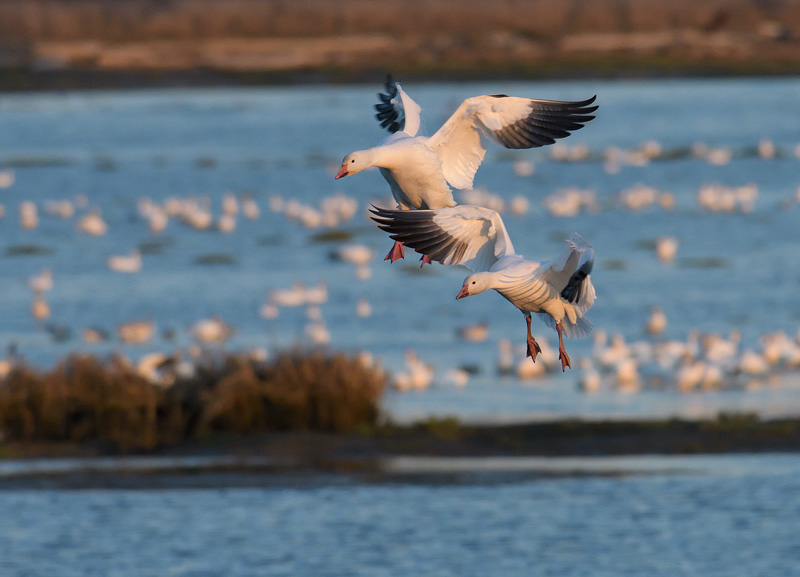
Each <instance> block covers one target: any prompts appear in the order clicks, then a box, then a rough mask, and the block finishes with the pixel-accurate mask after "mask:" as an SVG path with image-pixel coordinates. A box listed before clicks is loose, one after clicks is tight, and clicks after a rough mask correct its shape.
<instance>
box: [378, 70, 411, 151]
mask: <svg viewBox="0 0 800 577" xmlns="http://www.w3.org/2000/svg"><path fill="white" fill-rule="evenodd" d="M378 98H379V99H380V102H379V103H378V104H376V105H375V110H377V111H378V113H377V114H376V115H375V117H376V118H377V119H378V121H379V122H380V123H381V127H383V128H385V129H386V130H388V131H389V132H391V133H392V134H394V133H395V132H398V131H402V132H405V133H406V134H407V135H408V136H416V135H417V132H418V131H419V125H420V113H421V112H422V108H421V107H420V105H419V104H417V103H416V102H414V100H412V99H411V97H410V96H409V95H408V94H406V93H405V91H404V90H403V87H402V86H400V83H399V82H393V81H392V76H391V75H389V76H387V77H386V94H383V93H381V92H379V93H378Z"/></svg>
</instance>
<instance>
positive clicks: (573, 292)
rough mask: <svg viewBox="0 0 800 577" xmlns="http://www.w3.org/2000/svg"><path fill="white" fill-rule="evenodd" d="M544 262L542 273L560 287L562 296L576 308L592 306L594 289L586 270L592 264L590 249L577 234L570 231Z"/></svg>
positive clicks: (553, 284) (592, 256) (555, 285)
mask: <svg viewBox="0 0 800 577" xmlns="http://www.w3.org/2000/svg"><path fill="white" fill-rule="evenodd" d="M547 265H549V266H547ZM545 266H547V268H546V270H545V271H544V273H543V275H542V276H543V277H544V278H545V279H546V280H547V282H549V283H550V284H551V285H552V286H554V287H555V288H556V289H557V290H559V291H560V295H561V298H562V299H564V300H565V301H567V302H568V303H571V304H573V305H575V306H576V307H577V308H578V309H586V310H588V308H589V307H591V306H592V303H594V298H595V293H594V288H593V286H592V282H591V280H590V279H589V274H590V273H591V272H592V268H593V267H594V249H592V247H591V246H590V245H589V243H587V242H586V241H585V240H584V239H583V237H582V236H581V235H579V234H578V233H577V232H574V233H572V235H571V236H570V237H569V240H568V241H567V246H566V247H565V248H564V250H563V251H562V252H561V254H560V255H559V256H558V258H556V259H554V260H553V261H551V262H550V263H546V265H545Z"/></svg>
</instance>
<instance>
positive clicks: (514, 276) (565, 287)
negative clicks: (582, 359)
mask: <svg viewBox="0 0 800 577" xmlns="http://www.w3.org/2000/svg"><path fill="white" fill-rule="evenodd" d="M370 212H372V220H374V221H375V222H376V223H377V224H378V227H379V228H381V229H382V230H384V231H386V232H388V233H389V235H390V237H391V238H392V239H393V240H395V241H398V242H402V243H403V244H405V245H407V246H409V247H411V248H413V249H414V250H416V251H417V252H419V253H421V254H424V255H427V256H428V257H430V259H431V260H435V261H438V262H440V263H442V264H447V265H457V264H460V265H462V266H465V267H467V268H468V269H470V270H471V271H473V274H471V275H469V276H468V277H467V278H466V279H465V280H464V283H463V285H462V286H461V291H460V292H459V293H458V295H457V296H456V299H461V298H464V297H468V296H472V295H476V294H479V293H481V292H483V291H485V290H487V289H494V290H496V291H497V292H498V293H500V294H501V295H502V296H503V297H504V298H505V299H506V300H508V301H509V302H510V303H511V304H512V305H514V306H515V307H517V308H518V309H519V310H520V311H522V313H523V314H524V315H525V320H526V322H527V325H528V336H527V341H528V356H530V357H532V358H533V360H534V361H536V355H537V354H538V353H540V352H541V348H540V347H539V344H538V343H537V342H536V339H535V338H533V335H532V334H531V313H537V314H538V315H539V316H540V317H541V318H542V319H543V320H544V321H545V322H546V323H547V324H548V325H550V326H551V327H553V328H554V329H555V330H556V333H558V356H559V359H560V360H561V370H562V371H563V370H566V367H572V365H571V363H570V360H569V355H567V351H566V349H565V348H564V337H565V336H567V337H570V338H574V337H582V336H585V335H587V334H588V333H589V332H591V330H592V324H591V323H590V322H589V321H588V320H587V319H586V318H585V316H584V315H585V314H586V312H587V311H588V310H589V309H590V308H591V306H592V305H593V304H594V301H595V291H594V286H593V285H592V281H591V279H590V277H589V274H590V273H591V272H592V266H593V265H594V250H592V247H591V246H589V244H588V243H587V242H586V241H585V240H584V239H583V238H582V237H581V236H580V235H579V234H577V233H573V234H572V235H571V236H570V238H569V240H567V241H566V247H565V248H564V250H563V251H562V252H561V254H560V255H559V256H558V257H556V258H555V259H553V260H550V261H545V262H536V261H532V260H526V259H525V258H523V257H522V256H520V255H518V254H516V253H515V252H514V246H513V245H512V244H511V239H510V238H509V236H508V232H507V231H506V227H505V225H504V224H503V220H502V219H501V218H500V215H499V214H498V213H497V212H496V211H494V210H490V209H488V208H483V207H478V206H467V205H459V206H454V207H451V208H440V209H436V210H408V211H403V210H388V209H383V208H377V207H375V206H373V207H372V209H371V210H370Z"/></svg>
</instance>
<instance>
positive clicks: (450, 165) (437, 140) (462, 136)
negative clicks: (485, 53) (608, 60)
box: [428, 94, 598, 189]
mask: <svg viewBox="0 0 800 577" xmlns="http://www.w3.org/2000/svg"><path fill="white" fill-rule="evenodd" d="M595 98H596V97H595V96H592V97H591V98H589V99H588V100H581V101H577V102H568V101H558V100H535V99H532V98H519V97H513V96H506V95H505V94H492V95H485V96H475V97H472V98H468V99H466V100H465V101H464V102H463V103H461V106H459V107H458V110H456V111H455V113H453V115H452V116H451V117H450V118H449V119H448V120H447V122H445V123H444V125H442V127H441V128H440V129H439V130H438V131H437V132H436V134H434V135H433V136H431V138H430V140H429V142H428V146H430V147H431V148H432V149H433V150H435V151H436V152H437V153H438V154H439V157H440V158H441V160H442V172H443V173H444V177H445V179H446V180H447V181H448V182H449V183H450V184H451V185H452V186H454V187H455V188H461V189H464V188H471V187H472V181H473V179H474V178H475V172H476V171H477V170H478V167H479V166H480V164H481V162H482V161H483V157H484V155H485V154H486V142H487V141H493V142H496V143H498V144H500V145H501V146H505V147H506V148H517V149H518V148H535V147H538V146H545V145H547V144H553V143H554V142H555V141H556V139H558V138H564V137H566V136H569V135H570V133H571V132H573V131H575V130H579V129H580V128H583V125H584V124H586V123H587V122H589V121H590V120H592V119H593V118H594V116H592V112H594V111H595V110H597V108H598V107H597V106H592V103H593V102H594V100H595Z"/></svg>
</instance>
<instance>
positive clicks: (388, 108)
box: [336, 77, 597, 264]
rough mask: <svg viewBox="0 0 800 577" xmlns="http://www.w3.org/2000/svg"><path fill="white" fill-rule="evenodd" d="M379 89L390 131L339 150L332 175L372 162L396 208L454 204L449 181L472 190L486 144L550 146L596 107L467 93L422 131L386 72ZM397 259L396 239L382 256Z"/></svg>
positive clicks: (414, 110) (415, 109)
mask: <svg viewBox="0 0 800 577" xmlns="http://www.w3.org/2000/svg"><path fill="white" fill-rule="evenodd" d="M386 91H387V93H386V94H378V96H379V98H380V100H381V102H380V103H379V104H377V105H376V109H377V110H378V113H377V115H376V116H377V117H378V120H379V121H380V123H381V126H383V127H384V128H386V129H387V130H388V131H389V132H391V133H392V134H390V135H389V137H387V138H386V140H385V141H384V142H383V143H381V144H380V145H378V146H375V147H373V148H368V149H366V150H358V151H356V152H351V153H350V154H348V155H347V156H345V157H344V160H342V166H341V168H340V169H339V172H338V173H337V174H336V178H337V179H339V178H342V177H344V176H349V175H351V174H357V173H359V172H361V171H362V170H365V169H367V168H370V167H373V166H376V167H378V168H379V169H380V171H381V174H382V175H383V177H384V178H385V179H386V181H387V182H388V183H389V187H390V188H391V190H392V196H394V199H395V201H396V202H397V207H398V208H400V209H402V210H410V209H423V210H426V209H438V208H446V207H450V206H455V204H456V202H455V200H453V191H452V189H451V188H450V187H451V186H452V187H453V188H458V189H469V188H472V182H473V179H474V177H475V173H476V172H477V170H478V167H479V166H480V165H481V162H482V161H483V158H484V156H485V154H486V147H487V145H488V143H489V142H495V143H497V144H500V145H501V146H504V147H506V148H513V149H523V148H535V147H539V146H545V145H547V144H553V143H554V142H555V141H556V139H559V138H564V137H566V136H569V135H570V133H571V132H573V131H575V130H578V129H580V128H582V127H583V125H584V124H585V123H587V122H589V121H590V120H592V119H593V118H594V116H592V112H594V111H595V110H597V106H593V105H592V103H593V102H594V100H595V97H594V96H593V97H591V98H589V99H588V100H582V101H578V102H567V101H556V100H536V99H532V98H520V97H514V96H506V95H505V94H490V95H484V96H473V97H472V98H467V99H466V100H465V101H464V102H462V103H461V105H460V106H459V107H458V109H457V110H456V111H455V112H454V113H453V115H452V116H451V117H450V118H449V119H448V120H447V122H445V123H444V124H443V125H442V127H441V128H440V129H439V130H438V131H437V132H436V133H435V134H434V135H433V136H421V135H418V134H417V133H418V132H419V129H420V124H421V116H420V114H421V111H422V109H421V108H420V106H419V105H418V104H417V103H416V102H414V100H412V99H411V97H409V96H408V94H406V92H405V91H404V90H403V87H402V86H401V85H400V84H399V83H397V82H392V80H391V77H389V78H388V79H387V81H386ZM402 257H403V246H402V244H400V243H397V242H396V243H395V245H394V247H393V248H392V250H391V251H390V252H389V254H388V255H387V256H386V259H384V260H387V259H391V261H392V262H394V261H395V260H397V259H398V258H402ZM424 262H425V261H423V264H424Z"/></svg>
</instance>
